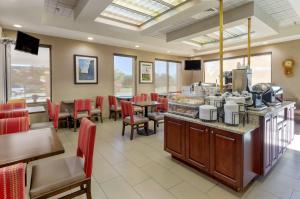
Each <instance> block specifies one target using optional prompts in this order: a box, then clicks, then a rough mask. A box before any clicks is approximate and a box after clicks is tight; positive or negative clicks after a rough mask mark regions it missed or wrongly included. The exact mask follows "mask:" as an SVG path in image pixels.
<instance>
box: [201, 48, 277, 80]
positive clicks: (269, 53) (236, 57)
mask: <svg viewBox="0 0 300 199" xmlns="http://www.w3.org/2000/svg"><path fill="white" fill-rule="evenodd" d="M262 55H271V82H273V71H272V70H273V59H272V57H273V53H272V52H263V53H253V54H251V57H255V56H262ZM238 58H244V63H243V64H246V62H247V61H248V60H247V58H248V55H247V54H243V55H238V56H232V57H225V58H224V59H223V60H228V59H238ZM219 60H220V59H207V60H203V67H204V70H203V82H205V63H206V62H210V61H219ZM250 68H251V67H250Z"/></svg>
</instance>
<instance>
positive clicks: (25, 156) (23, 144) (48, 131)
mask: <svg viewBox="0 0 300 199" xmlns="http://www.w3.org/2000/svg"><path fill="white" fill-rule="evenodd" d="M64 152H65V150H64V147H63V145H62V143H61V142H60V140H59V138H58V136H57V133H56V132H55V130H54V129H52V128H45V129H37V130H30V131H27V132H22V133H13V134H7V135H1V136H0V168H1V167H6V166H9V165H13V164H16V163H20V162H24V163H27V162H31V161H34V160H38V159H42V158H47V157H50V156H54V155H58V154H61V153H64Z"/></svg>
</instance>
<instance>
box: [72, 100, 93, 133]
mask: <svg viewBox="0 0 300 199" xmlns="http://www.w3.org/2000/svg"><path fill="white" fill-rule="evenodd" d="M91 109H92V103H91V99H76V100H74V112H73V115H72V117H73V121H74V132H75V131H76V128H77V121H78V120H80V119H82V118H91Z"/></svg>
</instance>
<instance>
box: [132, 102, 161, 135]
mask: <svg viewBox="0 0 300 199" xmlns="http://www.w3.org/2000/svg"><path fill="white" fill-rule="evenodd" d="M132 104H133V105H134V106H139V107H142V108H144V110H145V111H144V117H148V107H150V108H151V107H154V106H157V105H159V104H160V103H159V102H157V101H144V102H134V103H132ZM138 134H140V135H146V136H148V135H152V134H154V131H153V130H152V129H149V128H148V133H146V132H145V131H144V130H142V131H139V132H138Z"/></svg>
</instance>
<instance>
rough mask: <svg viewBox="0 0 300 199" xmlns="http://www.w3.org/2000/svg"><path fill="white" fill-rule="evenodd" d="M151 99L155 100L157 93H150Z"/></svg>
mask: <svg viewBox="0 0 300 199" xmlns="http://www.w3.org/2000/svg"><path fill="white" fill-rule="evenodd" d="M150 96H151V101H157V100H158V93H150Z"/></svg>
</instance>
